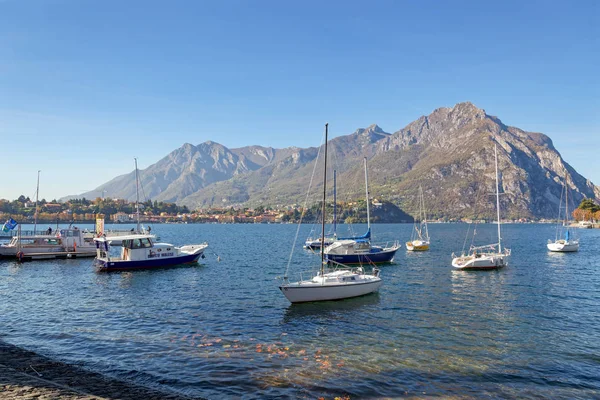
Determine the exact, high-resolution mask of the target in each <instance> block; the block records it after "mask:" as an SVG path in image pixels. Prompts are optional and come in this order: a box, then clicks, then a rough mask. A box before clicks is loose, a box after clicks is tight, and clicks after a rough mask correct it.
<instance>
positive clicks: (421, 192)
mask: <svg viewBox="0 0 600 400" xmlns="http://www.w3.org/2000/svg"><path fill="white" fill-rule="evenodd" d="M419 192H420V194H421V210H423V220H422V224H423V225H424V226H425V240H427V241H429V230H428V229H427V214H426V213H425V196H423V188H422V187H421V185H419Z"/></svg>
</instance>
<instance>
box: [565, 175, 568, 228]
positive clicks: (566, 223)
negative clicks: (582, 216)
mask: <svg viewBox="0 0 600 400" xmlns="http://www.w3.org/2000/svg"><path fill="white" fill-rule="evenodd" d="M565 226H566V227H567V229H568V227H569V175H567V169H566V168H565Z"/></svg>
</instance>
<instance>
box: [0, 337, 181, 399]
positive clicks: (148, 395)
mask: <svg viewBox="0 0 600 400" xmlns="http://www.w3.org/2000/svg"><path fill="white" fill-rule="evenodd" d="M0 398H2V399H3V400H16V399H40V400H42V399H67V400H75V399H77V400H92V399H94V400H103V399H106V400H108V399H120V400H138V399H148V400H155V399H156V400H159V399H161V400H162V399H166V400H183V399H190V397H186V396H183V395H179V394H172V393H165V392H161V391H159V390H155V389H151V388H147V387H144V386H139V385H135V384H132V383H129V382H125V381H121V380H118V379H114V378H110V377H106V376H104V375H101V374H98V373H95V372H91V371H88V370H86V369H84V368H81V367H78V366H76V365H70V364H66V363H63V362H60V361H55V360H52V359H50V358H48V357H45V356H42V355H39V354H36V353H34V352H32V351H28V350H25V349H22V348H19V347H17V346H13V345H11V344H8V343H4V342H2V341H0Z"/></svg>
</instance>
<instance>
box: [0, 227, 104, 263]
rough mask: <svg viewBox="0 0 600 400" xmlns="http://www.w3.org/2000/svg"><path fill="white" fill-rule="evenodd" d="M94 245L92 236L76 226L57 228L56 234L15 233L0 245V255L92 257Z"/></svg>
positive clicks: (94, 250) (31, 257) (21, 257)
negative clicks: (5, 242)
mask: <svg viewBox="0 0 600 400" xmlns="http://www.w3.org/2000/svg"><path fill="white" fill-rule="evenodd" d="M95 255H96V246H95V245H94V242H93V240H92V237H90V236H89V235H86V234H85V233H84V232H83V231H82V230H80V229H77V228H75V227H74V228H65V229H59V230H58V231H57V232H56V234H47V235H35V234H34V235H21V234H20V233H17V235H16V236H14V237H13V238H12V239H11V241H10V242H9V243H8V244H2V245H0V257H11V258H18V259H19V260H42V259H52V258H77V257H94V256H95Z"/></svg>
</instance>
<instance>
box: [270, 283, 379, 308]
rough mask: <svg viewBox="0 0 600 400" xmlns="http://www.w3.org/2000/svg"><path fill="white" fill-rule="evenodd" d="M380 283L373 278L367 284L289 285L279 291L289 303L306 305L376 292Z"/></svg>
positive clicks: (283, 286) (281, 287)
mask: <svg viewBox="0 0 600 400" xmlns="http://www.w3.org/2000/svg"><path fill="white" fill-rule="evenodd" d="M381 284H382V281H381V279H379V278H374V279H372V280H371V281H369V282H360V283H347V284H334V285H328V284H307V283H304V284H289V285H282V286H280V287H279V290H281V292H282V293H283V294H284V296H285V297H286V298H287V299H288V300H289V301H290V302H291V303H306V302H310V301H327V300H342V299H349V298H352V297H358V296H363V295H366V294H369V293H373V292H376V291H377V290H378V289H379V287H380V286H381Z"/></svg>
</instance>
